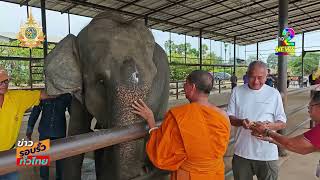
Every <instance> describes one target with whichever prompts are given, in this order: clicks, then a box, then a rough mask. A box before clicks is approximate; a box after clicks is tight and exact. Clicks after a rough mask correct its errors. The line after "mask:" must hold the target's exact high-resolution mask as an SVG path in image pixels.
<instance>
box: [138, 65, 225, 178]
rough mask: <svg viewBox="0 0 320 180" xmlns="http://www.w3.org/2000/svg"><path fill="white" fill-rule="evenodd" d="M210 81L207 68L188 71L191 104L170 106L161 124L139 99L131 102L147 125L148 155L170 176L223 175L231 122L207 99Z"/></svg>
mask: <svg viewBox="0 0 320 180" xmlns="http://www.w3.org/2000/svg"><path fill="white" fill-rule="evenodd" d="M212 83H213V81H212V76H211V75H210V74H209V73H208V72H206V71H202V70H196V71H193V72H191V74H189V75H188V77H187V79H186V82H185V84H184V90H185V93H186V98H187V99H188V100H189V101H190V104H185V105H181V106H178V107H175V108H172V109H170V110H169V112H167V114H166V117H165V119H164V121H163V123H162V125H161V126H160V127H156V125H155V120H154V115H153V112H152V111H151V110H150V109H149V108H148V106H147V105H146V104H145V103H144V102H143V101H142V100H139V101H138V102H134V104H133V105H132V106H133V108H134V109H135V110H134V111H133V112H134V113H136V114H138V115H140V116H141V117H142V118H144V119H145V120H146V121H147V123H148V125H149V127H150V130H149V134H150V138H149V141H148V143H147V147H146V151H147V154H148V156H149V159H150V160H151V162H152V163H153V164H154V165H155V166H156V167H158V168H160V169H163V170H169V171H171V180H204V179H205V180H223V179H224V162H223V156H224V154H225V152H226V149H227V146H228V142H229V136H230V124H229V118H228V116H227V114H226V113H225V112H224V111H222V110H220V109H219V108H217V107H216V106H214V105H212V104H210V103H209V102H208V96H209V94H210V91H211V90H212V86H213V84H212Z"/></svg>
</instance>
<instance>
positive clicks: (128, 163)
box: [45, 11, 169, 180]
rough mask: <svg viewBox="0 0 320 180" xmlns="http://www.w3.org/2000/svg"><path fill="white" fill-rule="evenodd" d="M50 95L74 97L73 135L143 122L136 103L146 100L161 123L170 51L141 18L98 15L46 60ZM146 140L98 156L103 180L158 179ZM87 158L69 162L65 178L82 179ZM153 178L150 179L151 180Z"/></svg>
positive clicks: (102, 151)
mask: <svg viewBox="0 0 320 180" xmlns="http://www.w3.org/2000/svg"><path fill="white" fill-rule="evenodd" d="M45 77H46V78H45V86H46V91H47V93H48V94H49V95H58V94H63V93H72V94H73V99H72V105H71V116H70V121H69V127H68V136H73V135H78V134H83V133H88V132H91V131H92V130H91V129H90V126H91V122H92V119H93V118H95V119H96V121H97V122H96V126H95V129H109V128H114V127H124V126H130V125H133V124H135V123H139V122H144V120H143V119H141V118H140V117H138V116H137V115H136V114H134V113H132V112H131V111H132V110H133V109H132V107H131V105H132V103H133V102H134V101H136V100H138V99H142V100H144V101H145V102H146V103H147V104H148V105H149V107H150V108H151V109H152V111H153V112H154V115H155V118H156V119H162V118H163V117H164V115H165V112H166V110H167V105H168V99H169V64H168V59H167V55H166V53H165V51H164V50H163V49H162V48H161V46H160V45H158V44H157V43H156V42H155V40H154V37H153V35H152V33H151V31H150V30H149V29H148V28H147V27H146V26H145V25H144V23H143V22H142V21H141V20H127V19H126V18H125V17H124V16H123V15H121V14H118V13H116V12H109V11H107V12H103V13H100V14H98V15H97V16H95V17H94V18H93V19H92V21H91V22H90V23H89V24H88V25H87V26H86V27H84V28H83V29H82V30H81V31H80V33H79V34H78V35H77V36H74V35H72V34H69V35H67V36H66V37H65V38H64V39H63V40H62V41H60V42H59V43H58V44H57V45H56V47H55V48H54V49H53V50H52V51H51V52H50V53H49V54H48V56H47V57H46V58H45ZM145 143H146V141H145V139H144V138H141V139H138V140H133V141H130V142H125V143H121V144H118V145H114V146H111V147H106V148H102V149H98V150H96V151H95V152H94V156H95V168H96V169H95V170H96V177H97V179H98V180H102V179H103V180H106V179H110V180H127V179H134V178H138V179H143V177H146V178H145V179H155V178H150V177H149V176H148V174H149V173H148V171H147V170H146V167H148V164H149V163H148V161H146V154H145ZM83 159H84V154H81V155H77V156H74V157H69V158H66V159H65V160H64V169H63V172H64V173H63V179H67V180H69V179H81V167H82V162H83ZM148 177H149V178H148Z"/></svg>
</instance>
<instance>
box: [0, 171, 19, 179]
mask: <svg viewBox="0 0 320 180" xmlns="http://www.w3.org/2000/svg"><path fill="white" fill-rule="evenodd" d="M18 179H19V174H18V172H11V173H8V174H4V175H0V180H18Z"/></svg>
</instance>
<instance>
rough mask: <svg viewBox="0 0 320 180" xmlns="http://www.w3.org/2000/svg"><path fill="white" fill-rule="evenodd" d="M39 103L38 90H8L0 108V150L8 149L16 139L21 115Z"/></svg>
mask: <svg viewBox="0 0 320 180" xmlns="http://www.w3.org/2000/svg"><path fill="white" fill-rule="evenodd" d="M39 103H40V91H38V90H33V91H26V90H9V91H8V92H7V93H6V94H5V95H4V101H3V104H2V108H0V151H5V150H9V149H10V148H11V147H12V146H13V145H14V144H15V143H16V141H17V138H18V135H19V130H20V126H21V122H22V118H23V115H24V113H25V111H26V110H27V109H29V108H30V107H32V106H35V105H38V104H39Z"/></svg>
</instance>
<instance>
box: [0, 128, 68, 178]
mask: <svg viewBox="0 0 320 180" xmlns="http://www.w3.org/2000/svg"><path fill="white" fill-rule="evenodd" d="M61 138H63V137H61ZM45 139H50V140H55V139H59V138H58V137H45V136H41V134H40V137H39V140H40V141H42V140H45ZM40 177H41V180H49V166H40ZM60 179H62V161H61V160H57V161H56V180H60ZM0 180H1V179H0Z"/></svg>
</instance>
